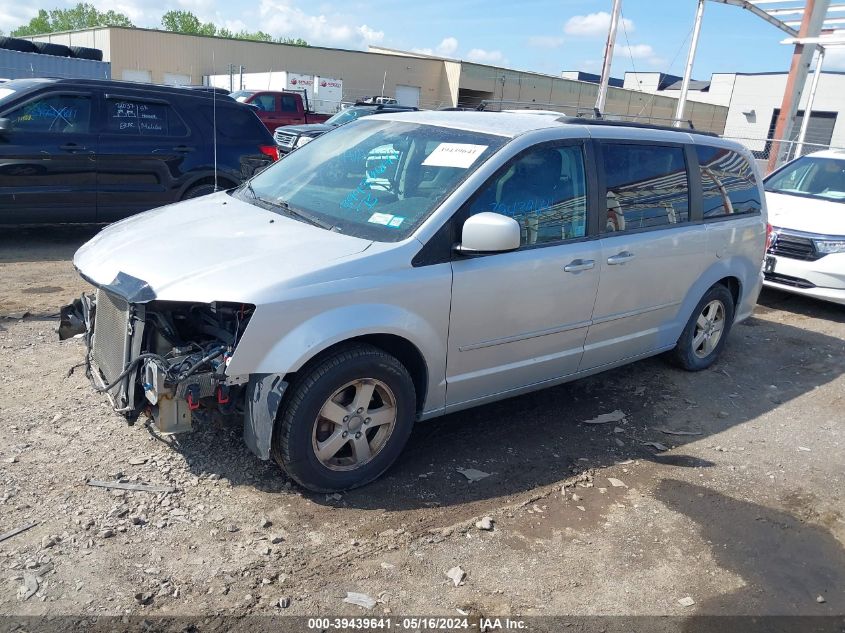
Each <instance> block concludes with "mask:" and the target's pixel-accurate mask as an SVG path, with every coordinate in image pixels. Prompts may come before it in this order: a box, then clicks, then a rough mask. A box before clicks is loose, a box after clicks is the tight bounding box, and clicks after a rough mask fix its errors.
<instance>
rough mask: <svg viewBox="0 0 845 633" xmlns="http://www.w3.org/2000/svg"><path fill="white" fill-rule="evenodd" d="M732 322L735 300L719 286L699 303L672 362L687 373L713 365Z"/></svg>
mask: <svg viewBox="0 0 845 633" xmlns="http://www.w3.org/2000/svg"><path fill="white" fill-rule="evenodd" d="M733 320H734V299H733V295H731V292H730V290H728V289H727V288H726V287H725V286H723V285H722V284H716V285H715V286H712V287H711V288H710V289H709V290H708V291H707V292H706V293H705V294H704V296H703V297H702V298H701V301H699V302H698V305H697V306H696V307H695V310H693V312H692V316H691V317H690V319H689V321H688V322H687V325H686V327H685V328H684V331H683V332H682V333H681V337H680V338H679V339H678V344H677V345H676V347H675V349H673V350H672V351H671V352H670V358H671V360H672V361H673V362H674V363H675V364H676V365H678V366H679V367H681V368H683V369H686V370H687V371H701V370H702V369H707V368H708V367H710V365H712V364H713V363H715V362H716V359H717V358H718V357H719V354H721V352H722V349H723V348H724V347H725V341H726V340H727V338H728V333H729V332H730V329H731V325H733Z"/></svg>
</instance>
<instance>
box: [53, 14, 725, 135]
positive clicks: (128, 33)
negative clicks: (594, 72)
mask: <svg viewBox="0 0 845 633" xmlns="http://www.w3.org/2000/svg"><path fill="white" fill-rule="evenodd" d="M37 39H45V40H49V41H55V42H60V43H62V44H76V45H82V46H95V47H97V48H102V49H103V53H104V55H107V56H106V57H105V59H108V60H110V61H111V64H112V77H113V78H115V79H122V78H124V77H125V78H130V77H131V78H133V79H134V78H137V77H139V76H147V75H146V72H148V73H149V75H148V76H149V77H150V79H151V81H153V82H155V83H164V76H165V74H179V75H186V76H189V77H190V78H191V82H190V83H193V84H201V83H202V82H203V77H205V76H207V75H217V74H223V73H228V72H229V65H230V64H233V65H234V66H235V67H240V66H244V67H245V72H249V73H254V72H268V71H282V70H286V71H289V72H295V73H303V74H308V75H321V76H327V77H335V78H338V79H342V80H343V90H344V95H343V98H344V100H346V101H353V100H355V99H358V98H360V97H363V96H365V95H377V94H381V91H382V82H384V93H385V94H386V95H391V96H392V95H394V94H395V92H396V85H397V84H400V85H403V86H416V87H419V88H420V107H422V108H437V107H442V106H455V105H459V92H458V91H459V89H465V90H471V91H475V92H476V93H478V94H480V95H482V96H483V95H484V94H486V95H489V96H490V98H496V99H498V98H502V99H505V100H511V101H528V102H532V101H533V102H536V103H556V104H569V105H573V106H576V108H581V109H590V108H592V107H593V106H594V105H595V102H596V94H597V91H598V86H597V85H596V84H592V83H588V82H583V81H573V80H569V79H562V78H558V77H552V76H549V75H542V74H539V73H529V72H522V71H516V70H510V69H505V68H498V67H494V66H485V65H483V64H474V63H469V62H457V61H448V60H443V59H438V58H433V57H417V56H414V55H413V54H401V53H396V54H394V53H391V52H363V51H347V50H338V49H330V48H320V47H316V46H309V47H301V46H286V45H282V44H270V43H264V42H251V41H245V40H231V39H223V38H214V37H201V36H192V35H181V34H176V33H167V32H163V31H153V30H145V29H125V28H117V27H109V28H100V29H91V30H89V31H80V32H74V33H64V34H54V35H49V36H44V37H39V38H37ZM675 103H676V100H675V99H672V98H669V97H664V96H658V95H652V94H646V93H642V92H636V91H632V90H623V89H621V88H610V89H609V91H608V98H607V113H608V114H619V115H626V116H628V117H633V116H641V117H652V118H654V117H657V118H665V119H670V118H671V117H672V116H673V115H674V112H675ZM573 114H574V113H573ZM688 116H689V117H690V118H691V119H692V121H693V123H694V124H695V126H696V128H698V129H702V130H709V131H713V132H718V133H721V132H722V131H723V130H724V127H725V120H726V119H727V108H725V107H721V106H716V105H710V104H704V103H695V102H690V104H689V106H688Z"/></svg>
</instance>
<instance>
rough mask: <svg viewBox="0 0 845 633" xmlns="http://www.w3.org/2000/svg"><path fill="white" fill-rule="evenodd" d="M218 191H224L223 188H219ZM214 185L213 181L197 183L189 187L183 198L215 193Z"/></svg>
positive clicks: (187, 198)
mask: <svg viewBox="0 0 845 633" xmlns="http://www.w3.org/2000/svg"><path fill="white" fill-rule="evenodd" d="M217 191H222V188H219V187H218V189H217ZM214 192H215V189H214V185H213V184H211V183H206V184H203V185H196V186H194V187H191V188H190V189H188V190H187V191H186V192H185V193H184V195H183V196H182V200H190V199H191V198H199V197H200V196H207V195H208V194H210V193H214Z"/></svg>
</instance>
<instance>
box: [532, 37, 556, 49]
mask: <svg viewBox="0 0 845 633" xmlns="http://www.w3.org/2000/svg"><path fill="white" fill-rule="evenodd" d="M562 45H563V38H562V37H555V36H553V35H532V36H531V37H529V38H528V46H530V47H532V48H560V47H561V46H562Z"/></svg>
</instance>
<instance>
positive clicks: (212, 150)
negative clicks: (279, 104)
mask: <svg viewBox="0 0 845 633" xmlns="http://www.w3.org/2000/svg"><path fill="white" fill-rule="evenodd" d="M215 122H216V130H217V133H216V135H215V133H214V129H215ZM215 136H216V143H215ZM215 146H216V147H215ZM277 159H278V149H277V147H276V144H275V143H274V142H273V138H272V136H271V135H270V133H269V132H268V131H267V129H266V128H265V127H264V126H263V125H262V124H261V121H259V119H258V117H257V116H256V115H255V113H254V112H253V111H252V109H251V108H249V107H247V106H244V105H242V104H239V103H237V102H236V101H234V100H233V99H230V98H229V97H226V96H221V95H217V94H213V93H209V92H207V91H203V90H194V89H191V88H181V87H172V86H155V85H148V84H140V83H131V82H124V81H111V80H87V79H17V80H14V81H9V82H7V83H4V84H2V85H0V224H42V223H65V222H80V223H82V222H92V223H107V222H113V221H114V220H118V219H120V218H123V217H126V216H128V215H132V214H134V213H138V212H140V211H145V210H147V209H152V208H154V207H160V206H162V205H165V204H170V203H172V202H177V201H179V200H184V199H186V198H194V197H197V196H201V195H205V194H207V193H211V192H213V191H214V190H215V186H216V187H217V188H218V189H228V188H231V187H234V186H236V185H238V184H240V183H241V182H242V181H243V180H245V179H246V178H249V177H250V176H252V175H253V174H254V173H255V172H256V171H258V170H260V169H262V168H264V167H266V166H267V165H269V164H270V163H272V162H273V161H274V160H277Z"/></svg>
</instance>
